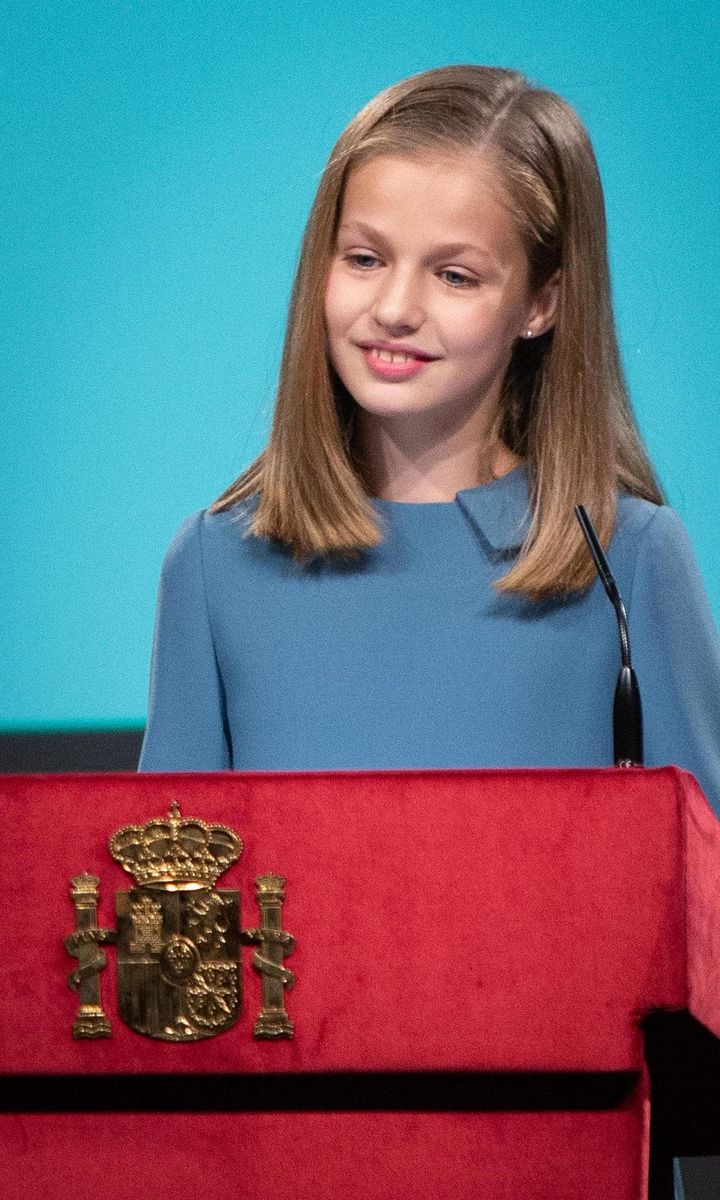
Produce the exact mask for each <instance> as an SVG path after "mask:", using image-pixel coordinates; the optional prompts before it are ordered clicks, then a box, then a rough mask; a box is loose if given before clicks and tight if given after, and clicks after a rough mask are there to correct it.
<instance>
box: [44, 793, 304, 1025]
mask: <svg viewBox="0 0 720 1200" xmlns="http://www.w3.org/2000/svg"><path fill="white" fill-rule="evenodd" d="M109 849H110V853H111V854H112V856H113V858H114V859H116V861H117V862H119V863H120V864H121V865H122V866H123V867H124V869H125V870H126V871H128V872H129V874H131V875H133V876H134V878H135V887H133V888H132V889H131V890H130V891H129V892H118V893H117V894H116V897H115V907H116V913H117V930H111V929H99V928H98V926H97V902H98V886H99V882H100V881H99V879H98V877H97V876H94V875H79V876H76V877H75V878H74V879H73V880H72V887H71V895H72V899H73V904H74V906H75V912H76V922H77V927H76V930H75V932H74V933H73V934H71V935H70V936H69V937H68V938H66V940H65V944H66V947H67V949H68V951H69V953H70V954H72V955H75V956H76V957H77V958H78V959H79V963H78V969H77V971H74V972H73V973H72V974H71V975H70V976H69V979H68V982H69V983H70V986H71V987H72V988H73V989H74V990H75V991H79V992H80V1000H81V1003H80V1009H79V1011H78V1014H77V1017H76V1019H75V1022H74V1024H73V1034H74V1036H75V1037H84V1038H94V1037H108V1036H109V1035H110V1022H109V1020H108V1018H107V1016H106V1014H105V1012H104V1009H103V1007H102V1004H101V1000H100V991H99V978H98V976H99V972H100V971H101V970H102V968H103V967H104V966H105V964H106V961H107V960H106V956H105V954H104V953H103V951H101V950H100V948H99V947H100V945H101V944H102V943H106V944H116V945H117V973H118V1006H119V1013H120V1018H121V1020H122V1021H123V1022H124V1023H125V1024H126V1025H128V1026H129V1027H130V1028H131V1029H134V1030H135V1031H136V1033H141V1034H144V1035H145V1036H146V1037H152V1038H159V1039H160V1040H163V1041H169V1042H192V1041H199V1040H200V1039H201V1038H208V1037H214V1036H215V1034H218V1033H222V1032H223V1031H224V1030H226V1029H230V1028H231V1026H233V1025H234V1024H235V1022H236V1021H237V1019H238V1016H239V1014H240V1010H241V1007H242V973H241V964H242V959H241V944H242V943H243V942H244V943H246V944H253V945H255V946H256V947H258V948H257V949H256V951H255V953H254V954H253V966H254V967H255V969H256V970H257V971H258V973H259V974H260V975H261V977H262V991H263V1007H262V1009H261V1011H260V1014H259V1016H258V1018H257V1021H256V1022H255V1027H254V1030H253V1033H254V1036H255V1037H261V1038H268V1037H269V1038H278V1037H280V1038H282V1037H292V1035H293V1026H292V1022H291V1021H290V1019H289V1017H288V1016H287V1013H286V1012H285V1009H284V995H283V994H284V990H285V989H286V988H288V987H291V986H292V984H293V982H294V975H293V973H292V972H291V971H288V969H287V968H286V967H285V966H283V963H282V960H283V958H284V957H285V955H287V954H289V953H290V952H291V951H292V949H293V946H294V939H293V937H292V936H291V935H290V934H289V933H287V932H286V931H285V930H283V929H282V919H281V910H282V903H283V900H284V896H285V890H284V889H285V880H284V879H283V878H282V876H279V875H263V876H260V877H259V878H258V879H257V880H256V883H255V887H256V894H257V899H258V904H259V906H260V914H261V925H260V928H259V929H247V930H242V931H241V928H240V895H239V893H238V892H236V891H228V890H225V891H223V890H221V889H219V888H217V887H215V883H216V881H217V879H218V878H219V876H220V875H222V874H223V872H224V871H226V870H227V869H228V867H229V866H231V864H232V863H234V862H236V861H237V859H238V858H239V857H240V855H241V853H242V849H243V844H242V841H241V839H240V838H239V837H238V835H237V834H236V833H235V832H234V831H233V830H231V829H228V828H227V827H226V826H224V825H208V824H206V822H204V821H200V820H197V819H195V818H188V819H184V818H183V817H182V816H181V814H180V810H179V808H178V806H177V804H173V805H172V807H171V809H170V812H169V814H168V816H167V817H160V818H156V819H155V820H151V821H148V822H147V824H145V825H128V826H126V827H125V828H124V829H119V830H118V831H117V833H115V834H113V836H112V837H111V838H110V842H109Z"/></svg>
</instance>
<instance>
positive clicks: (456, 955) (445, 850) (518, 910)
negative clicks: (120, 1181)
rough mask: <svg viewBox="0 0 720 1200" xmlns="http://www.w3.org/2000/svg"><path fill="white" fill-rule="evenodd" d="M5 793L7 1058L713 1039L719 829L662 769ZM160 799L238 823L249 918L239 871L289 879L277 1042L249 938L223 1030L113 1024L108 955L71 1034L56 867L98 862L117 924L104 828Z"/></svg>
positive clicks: (13, 784)
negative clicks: (659, 1015)
mask: <svg viewBox="0 0 720 1200" xmlns="http://www.w3.org/2000/svg"><path fill="white" fill-rule="evenodd" d="M0 791H1V792H2V803H3V812H4V815H5V818H6V824H5V834H4V863H3V877H4V882H5V885H6V886H5V891H4V894H5V912H4V915H3V942H4V950H3V955H2V958H1V959H0V978H1V980H2V986H1V987H0V1029H2V1030H4V1031H6V1036H5V1037H4V1038H3V1041H2V1045H1V1046H0V1071H2V1072H14V1071H19V1072H28V1073H35V1072H38V1073H39V1072H73V1073H75V1072H80V1073H82V1072H88V1073H93V1072H99V1073H101V1072H124V1071H129V1072H136V1071H137V1072H139V1071H143V1072H153V1071H157V1072H177V1071H188V1072H192V1071H199V1072H213V1071H262V1072H267V1071H300V1072H302V1071H332V1070H349V1071H353V1070H432V1069H442V1070H452V1069H465V1070H478V1071H494V1070H564V1069H570V1070H617V1069H637V1068H638V1067H639V1066H640V1065H641V1062H642V1055H641V1042H640V1036H639V1033H638V1027H637V1021H638V1018H639V1017H640V1016H642V1014H643V1013H645V1012H647V1011H648V1010H649V1009H651V1008H655V1007H664V1008H675V1007H677V1008H682V1007H686V1006H688V1007H690V1009H691V1011H694V1012H695V1014H696V1015H697V1016H698V1017H699V1018H700V1019H701V1020H703V1021H704V1022H705V1024H706V1025H708V1026H709V1027H710V1028H711V1029H713V1030H714V1031H715V1032H717V1033H720V1012H719V1010H720V987H718V978H719V971H720V965H719V964H720V932H719V930H720V921H719V919H718V907H719V902H718V896H719V895H720V891H719V889H718V887H717V882H718V871H719V869H720V868H719V866H718V864H720V824H719V823H718V822H717V821H716V819H715V818H714V816H713V814H712V813H711V811H710V809H709V807H708V806H707V804H706V802H705V800H704V798H703V797H702V795H701V793H700V792H699V790H698V789H697V786H696V785H695V783H694V781H693V780H691V778H690V777H689V776H687V775H684V774H682V773H681V772H679V771H677V770H675V769H672V768H668V769H664V770H660V771H641V770H638V771H612V770H608V771H507V772H491V771H478V772H474V771H467V772H466V771H456V772H447V771H443V772H418V773H400V772H384V773H378V774H375V773H368V774H362V773H359V774H337V775H335V774H332V775H329V774H315V775H272V774H267V775H242V774H238V773H230V774H218V773H215V774H211V775H210V774H209V775H164V776H163V775H150V776H126V775H123V776H119V775H99V776H54V777H53V776H27V777H22V776H16V777H12V776H6V777H5V778H4V779H0ZM175 799H177V800H179V801H180V803H181V805H182V809H183V812H184V814H185V815H187V816H198V817H203V818H205V819H206V820H209V821H214V820H217V821H220V822H223V823H226V824H229V825H231V826H232V827H233V828H235V829H237V830H238V831H239V832H240V834H241V836H242V837H243V838H244V840H245V843H246V848H245V851H244V853H243V855H242V858H241V860H240V862H239V863H238V864H237V865H236V866H234V867H233V868H231V869H230V870H229V871H228V872H227V874H226V875H225V876H224V877H223V878H222V879H221V881H220V885H221V886H226V887H236V888H238V889H239V890H240V891H241V893H242V907H243V914H242V916H243V923H244V924H245V925H255V924H257V913H256V909H255V904H254V900H253V880H254V878H255V876H256V875H258V874H260V873H261V872H264V871H268V870H273V871H278V872H280V873H282V874H283V875H285V876H286V878H287V881H288V882H287V900H286V904H285V910H284V920H285V926H286V928H287V929H289V930H290V931H291V932H292V933H293V934H294V935H295V937H296V938H297V949H296V951H295V952H294V954H293V955H292V957H291V958H289V959H288V960H287V961H288V965H289V966H290V967H292V969H293V970H294V971H295V972H296V974H297V984H296V986H295V988H294V989H293V990H292V992H290V993H289V994H288V998H287V1006H288V1010H289V1012H290V1013H291V1015H292V1017H293V1019H294V1021H295V1026H296V1037H295V1039H294V1041H291V1042H281V1043H267V1042H256V1041H254V1040H253V1039H252V1036H251V1026H252V1020H253V1019H254V1016H255V1014H256V1012H257V1009H258V1006H259V999H260V985H259V980H258V979H257V977H256V976H255V973H254V972H253V971H252V969H251V967H250V962H249V953H248V951H247V950H246V951H244V980H245V1008H244V1013H243V1015H242V1017H241V1019H240V1021H239V1022H238V1024H237V1025H236V1026H235V1027H234V1028H233V1029H231V1030H229V1031H227V1032H226V1033H224V1034H221V1035H220V1036H219V1037H217V1038H214V1039H212V1040H210V1041H206V1042H200V1043H194V1044H190V1045H185V1046H182V1047H179V1046H176V1045H173V1044H167V1043H162V1042H155V1041H151V1040H149V1039H146V1038H143V1037H140V1036H139V1035H137V1034H135V1033H133V1032H132V1031H131V1030H129V1029H127V1028H126V1027H125V1026H124V1025H122V1024H121V1023H120V1021H119V1020H118V1019H117V1016H116V999H115V968H114V962H113V961H112V960H113V958H114V951H113V950H112V948H110V949H109V950H108V957H109V959H110V966H109V967H108V969H106V970H105V971H104V972H103V976H102V989H103V999H104V1002H105V1006H106V1009H107V1011H108V1013H109V1015H110V1016H111V1017H112V1019H113V1037H112V1038H111V1039H110V1040H109V1041H97V1042H76V1041H73V1039H72V1037H71V1024H72V1019H73V1015H74V1012H75V1008H76V1004H77V998H76V996H75V995H74V994H73V993H72V992H71V991H70V990H69V989H68V987H67V984H66V982H65V979H66V975H67V973H68V972H69V971H70V970H72V968H73V966H74V965H75V962H74V960H72V959H70V958H69V957H68V956H67V954H66V952H65V950H64V948H63V938H64V935H65V934H67V933H68V932H70V931H71V929H72V928H73V923H74V920H73V910H72V906H71V903H70V899H69V887H68V884H69V879H70V877H71V876H72V875H75V874H78V873H79V872H81V871H83V870H87V871H92V872H95V873H97V874H98V875H100V876H101V879H102V884H101V911H100V919H101V922H102V923H103V924H104V925H110V924H113V923H114V908H113V893H114V892H115V891H116V890H117V889H125V888H127V887H128V886H131V880H130V877H129V876H128V875H126V874H125V872H123V871H122V869H121V868H120V867H119V866H118V865H117V864H116V863H114V862H113V860H112V859H111V858H110V855H109V853H108V850H107V839H108V836H109V835H110V834H111V833H112V832H113V831H115V830H116V829H117V828H118V827H120V826H122V825H124V824H128V823H131V822H144V821H146V820H148V819H149V818H151V817H155V816H161V815H164V814H165V813H166V812H167V810H168V807H169V804H170V802H171V801H172V800H175ZM7 1031H12V1034H11V1036H10V1037H8V1036H7Z"/></svg>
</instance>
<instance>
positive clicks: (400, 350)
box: [358, 341, 437, 362]
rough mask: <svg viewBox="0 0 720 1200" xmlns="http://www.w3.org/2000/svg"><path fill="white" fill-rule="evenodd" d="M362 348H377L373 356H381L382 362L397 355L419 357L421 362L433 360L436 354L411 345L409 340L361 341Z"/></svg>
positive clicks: (390, 359)
mask: <svg viewBox="0 0 720 1200" xmlns="http://www.w3.org/2000/svg"><path fill="white" fill-rule="evenodd" d="M358 345H359V346H360V349H361V350H375V351H377V355H374V356H373V357H378V358H380V361H381V362H392V361H393V358H394V357H396V356H397V355H402V356H403V360H406V359H407V358H408V357H409V358H416V359H419V360H420V361H421V362H433V361H434V360H435V359H436V358H437V355H436V354H428V353H427V351H426V350H421V349H420V347H419V346H411V345H410V344H409V343H408V342H384V341H372V342H359V343H358Z"/></svg>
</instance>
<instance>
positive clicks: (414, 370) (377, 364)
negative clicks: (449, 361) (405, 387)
mask: <svg viewBox="0 0 720 1200" xmlns="http://www.w3.org/2000/svg"><path fill="white" fill-rule="evenodd" d="M361 349H362V353H363V357H364V359H365V362H366V363H367V365H368V366H369V368H370V370H371V371H372V372H373V374H374V375H378V376H379V377H380V378H381V379H398V380H399V379H412V377H413V376H414V375H419V374H420V372H421V371H422V370H424V369H425V367H428V366H430V363H431V362H434V361H435V360H434V359H431V358H409V359H408V360H407V362H388V361H387V360H386V359H382V358H378V357H377V355H376V354H373V352H372V350H370V349H367V348H366V347H361Z"/></svg>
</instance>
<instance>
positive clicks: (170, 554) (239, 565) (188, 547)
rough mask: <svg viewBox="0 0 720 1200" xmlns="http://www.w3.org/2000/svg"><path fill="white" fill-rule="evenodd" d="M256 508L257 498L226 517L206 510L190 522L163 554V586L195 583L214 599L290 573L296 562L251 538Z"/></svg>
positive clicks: (263, 541)
mask: <svg viewBox="0 0 720 1200" xmlns="http://www.w3.org/2000/svg"><path fill="white" fill-rule="evenodd" d="M256 506H257V500H256V499H254V498H253V499H252V500H247V501H243V502H242V503H240V504H236V505H233V507H232V508H229V509H226V510H224V511H222V512H212V511H211V510H210V509H207V508H205V509H200V510H199V511H198V512H195V513H192V514H191V515H190V516H189V517H187V518H186V519H185V520H184V521H183V523H182V524H181V525H180V527H179V528H178V530H177V532H176V534H175V536H174V537H173V539H172V541H171V543H170V545H169V547H168V550H167V552H166V554H165V558H164V561H163V567H162V574H161V577H162V580H163V582H164V583H165V584H166V585H168V584H169V585H173V584H177V583H180V582H181V581H183V580H186V581H188V582H190V581H192V583H193V584H194V585H195V586H196V587H200V586H202V588H203V589H206V588H207V589H209V590H210V592H211V593H212V594H215V593H216V591H217V590H218V589H220V592H224V591H225V590H226V589H229V590H230V591H231V592H232V591H234V590H237V589H238V588H239V589H242V588H244V587H246V586H248V585H251V584H252V583H253V581H254V580H257V581H260V580H262V579H266V578H267V577H268V576H270V577H273V578H274V577H276V576H278V574H280V575H281V576H284V575H286V574H287V573H288V572H289V571H291V569H292V558H291V556H290V555H288V554H287V552H285V551H284V550H283V549H282V547H279V546H276V545H275V544H274V543H272V542H269V541H268V540H267V539H266V538H258V537H255V536H253V535H252V534H251V533H250V532H249V527H250V524H251V521H252V516H253V513H254V511H255V508H256Z"/></svg>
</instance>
